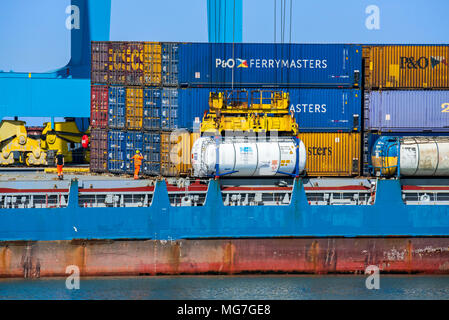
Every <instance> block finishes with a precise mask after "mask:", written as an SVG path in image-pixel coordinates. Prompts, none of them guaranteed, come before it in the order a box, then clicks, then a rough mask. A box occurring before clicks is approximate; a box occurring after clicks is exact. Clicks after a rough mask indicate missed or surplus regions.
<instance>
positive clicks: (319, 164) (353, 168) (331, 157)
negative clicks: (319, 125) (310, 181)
mask: <svg viewBox="0 0 449 320" xmlns="http://www.w3.org/2000/svg"><path fill="white" fill-rule="evenodd" d="M298 137H299V139H301V140H302V141H303V142H304V145H305V147H306V152H307V154H306V156H307V158H306V171H307V174H308V175H309V176H357V175H359V174H360V162H361V160H360V151H361V150H360V149H361V146H360V133H328V132H318V133H315V132H311V133H299V134H298Z"/></svg>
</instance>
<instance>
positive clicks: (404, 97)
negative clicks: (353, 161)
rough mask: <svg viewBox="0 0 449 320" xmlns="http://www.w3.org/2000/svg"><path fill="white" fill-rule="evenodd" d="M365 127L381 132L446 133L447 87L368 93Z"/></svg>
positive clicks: (448, 112) (448, 113) (448, 126)
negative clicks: (442, 88)
mask: <svg viewBox="0 0 449 320" xmlns="http://www.w3.org/2000/svg"><path fill="white" fill-rule="evenodd" d="M365 129H366V130H369V131H380V132H449V90H432V91H424V90H388V91H371V92H367V93H366V96H365Z"/></svg>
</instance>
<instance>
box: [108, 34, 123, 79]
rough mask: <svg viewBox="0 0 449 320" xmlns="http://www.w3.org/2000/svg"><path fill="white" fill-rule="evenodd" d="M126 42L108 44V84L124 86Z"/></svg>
mask: <svg viewBox="0 0 449 320" xmlns="http://www.w3.org/2000/svg"><path fill="white" fill-rule="evenodd" d="M126 50H127V44H126V42H109V47H108V68H109V71H108V78H109V79H108V83H111V84H121V85H125V84H126V71H127V69H126V66H127V63H126Z"/></svg>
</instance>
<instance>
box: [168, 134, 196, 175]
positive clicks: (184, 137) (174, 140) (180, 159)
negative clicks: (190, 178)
mask: <svg viewBox="0 0 449 320" xmlns="http://www.w3.org/2000/svg"><path fill="white" fill-rule="evenodd" d="M181 131H182V132H161V151H160V157H161V171H160V172H161V175H162V176H166V177H175V176H179V175H186V174H188V173H189V172H190V171H191V165H190V150H191V148H190V144H191V135H190V133H188V132H187V131H184V130H181Z"/></svg>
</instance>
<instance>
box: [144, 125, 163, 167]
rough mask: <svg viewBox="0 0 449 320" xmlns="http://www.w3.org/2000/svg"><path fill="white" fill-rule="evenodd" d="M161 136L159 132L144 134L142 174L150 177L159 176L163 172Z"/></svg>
mask: <svg viewBox="0 0 449 320" xmlns="http://www.w3.org/2000/svg"><path fill="white" fill-rule="evenodd" d="M160 152H161V135H160V133H159V132H147V133H144V134H143V151H142V155H143V160H144V161H143V165H142V172H143V173H144V174H148V175H159V174H160V172H161V158H160Z"/></svg>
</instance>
